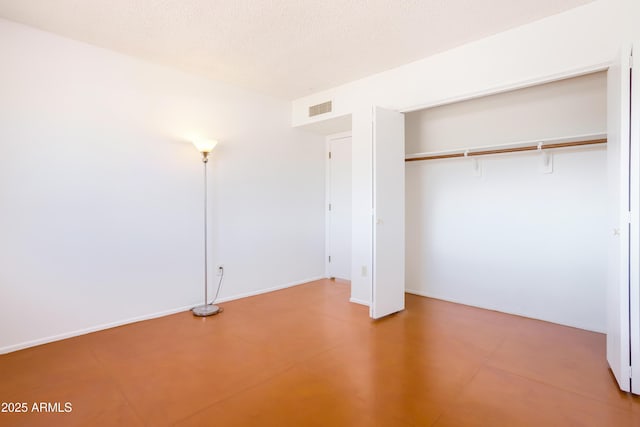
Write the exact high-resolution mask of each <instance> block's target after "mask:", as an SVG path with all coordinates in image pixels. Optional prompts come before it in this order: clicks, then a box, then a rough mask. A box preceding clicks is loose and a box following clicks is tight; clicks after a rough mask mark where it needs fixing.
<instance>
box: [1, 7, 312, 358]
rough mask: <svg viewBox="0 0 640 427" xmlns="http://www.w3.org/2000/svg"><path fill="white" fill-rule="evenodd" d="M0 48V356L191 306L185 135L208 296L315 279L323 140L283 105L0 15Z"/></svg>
mask: <svg viewBox="0 0 640 427" xmlns="http://www.w3.org/2000/svg"><path fill="white" fill-rule="evenodd" d="M0 58H1V62H2V66H1V67H0V94H1V96H0V236H1V237H0V352H4V351H10V350H12V349H17V348H20V347H23V346H27V345H33V344H37V343H40V342H45V341H47V340H51V339H55V338H61V337H64V336H68V335H72V334H74V333H77V332H80V331H86V330H93V329H96V328H101V327H104V326H107V325H110V324H118V323H121V322H126V321H128V320H131V319H136V318H142V317H148V316H153V315H156V314H159V313H165V312H171V311H175V310H180V309H183V308H187V307H189V306H192V305H195V304H197V303H200V302H201V300H202V292H203V291H202V289H203V282H202V280H203V279H202V274H203V273H202V264H203V253H202V163H201V162H200V156H199V154H198V153H197V152H196V151H195V149H194V148H193V147H192V146H191V144H189V143H188V142H186V141H185V138H184V135H185V134H189V133H191V132H198V133H200V134H202V135H204V136H208V137H214V138H217V139H219V140H220V144H219V146H218V148H217V149H216V151H215V153H214V155H213V158H212V160H211V161H210V163H209V171H210V189H211V192H210V212H211V216H210V227H211V228H210V230H211V233H210V244H211V257H210V260H209V262H210V265H211V266H212V267H213V266H214V265H216V264H224V266H225V273H226V274H225V282H224V285H223V289H222V292H221V299H222V300H225V299H230V298H235V297H238V296H242V295H245V294H251V293H256V292H261V291H264V290H266V289H269V288H274V287H280V286H285V285H289V284H294V283H300V282H303V281H307V280H310V279H314V278H317V277H320V276H322V275H323V270H324V261H323V259H324V140H323V138H320V137H316V136H312V135H310V134H307V133H305V132H302V131H299V130H295V129H291V128H290V124H289V104H288V103H287V102H285V101H280V100H276V99H273V98H269V97H265V96H261V95H258V94H254V93H251V92H247V91H244V90H240V89H237V88H234V87H231V86H228V85H225V84H221V83H217V82H213V81H209V80H205V79H202V78H198V77H194V76H191V75H188V74H185V73H181V72H178V71H174V70H171V69H168V68H164V67H161V66H156V65H153V64H149V63H145V62H142V61H139V60H136V59H133V58H130V57H127V56H124V55H120V54H116V53H113V52H110V51H107V50H103V49H99V48H96V47H93V46H89V45H86V44H82V43H78V42H74V41H71V40H68V39H64V38H61V37H58V36H54V35H51V34H48V33H45V32H41V31H38V30H34V29H31V28H29V27H25V26H21V25H17V24H14V23H10V22H7V21H4V20H0ZM216 279H217V278H216V277H215V276H214V277H213V280H211V282H212V283H211V288H210V289H211V290H212V291H213V287H214V285H215V283H213V282H214V281H215V280H216ZM210 295H212V292H211V293H210Z"/></svg>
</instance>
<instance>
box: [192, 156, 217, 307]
mask: <svg viewBox="0 0 640 427" xmlns="http://www.w3.org/2000/svg"><path fill="white" fill-rule="evenodd" d="M212 148H213V147H211V148H210V149H209V150H206V149H205V150H201V151H200V152H201V153H202V164H203V168H204V304H203V305H199V306H197V307H194V308H193V309H192V310H191V311H192V312H193V315H194V316H198V317H206V316H212V315H214V314H218V313H219V312H220V307H218V306H217V305H213V304H209V303H208V300H209V295H208V287H209V286H208V285H209V277H208V268H207V264H208V256H207V163H208V162H209V152H210V151H211V149H212Z"/></svg>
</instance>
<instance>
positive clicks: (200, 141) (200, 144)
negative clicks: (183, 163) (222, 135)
mask: <svg viewBox="0 0 640 427" xmlns="http://www.w3.org/2000/svg"><path fill="white" fill-rule="evenodd" d="M191 142H192V143H193V145H195V147H196V148H197V149H198V151H199V152H201V153H210V152H211V151H212V150H213V148H214V147H215V146H216V144H218V141H216V140H215V139H205V138H196V139H193V140H192V141H191Z"/></svg>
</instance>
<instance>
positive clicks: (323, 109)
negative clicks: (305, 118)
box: [309, 101, 331, 117]
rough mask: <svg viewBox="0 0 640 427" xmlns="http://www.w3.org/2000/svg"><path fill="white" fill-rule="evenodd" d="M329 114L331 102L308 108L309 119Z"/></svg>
mask: <svg viewBox="0 0 640 427" xmlns="http://www.w3.org/2000/svg"><path fill="white" fill-rule="evenodd" d="M330 112H331V101H327V102H323V103H322V104H318V105H312V106H311V107H309V117H313V116H317V115H319V114H324V113H330Z"/></svg>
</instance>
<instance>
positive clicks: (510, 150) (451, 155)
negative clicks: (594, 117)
mask: <svg viewBox="0 0 640 427" xmlns="http://www.w3.org/2000/svg"><path fill="white" fill-rule="evenodd" d="M606 142H607V138H599V139H589V140H585V141H572V142H556V143H552V144H542V146H540V148H541V149H543V150H546V149H548V148H564V147H578V146H581V145H594V144H606ZM537 149H538V146H537V145H527V146H525V147H513V148H498V149H495V150H482V151H468V152H466V157H471V156H484V155H487V154H502V153H515V152H518V151H534V150H537ZM454 157H465V152H464V151H463V152H461V153H449V154H435V155H432V156H423V157H411V158H408V159H404V161H405V162H415V161H418V160H436V159H451V158H454Z"/></svg>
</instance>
